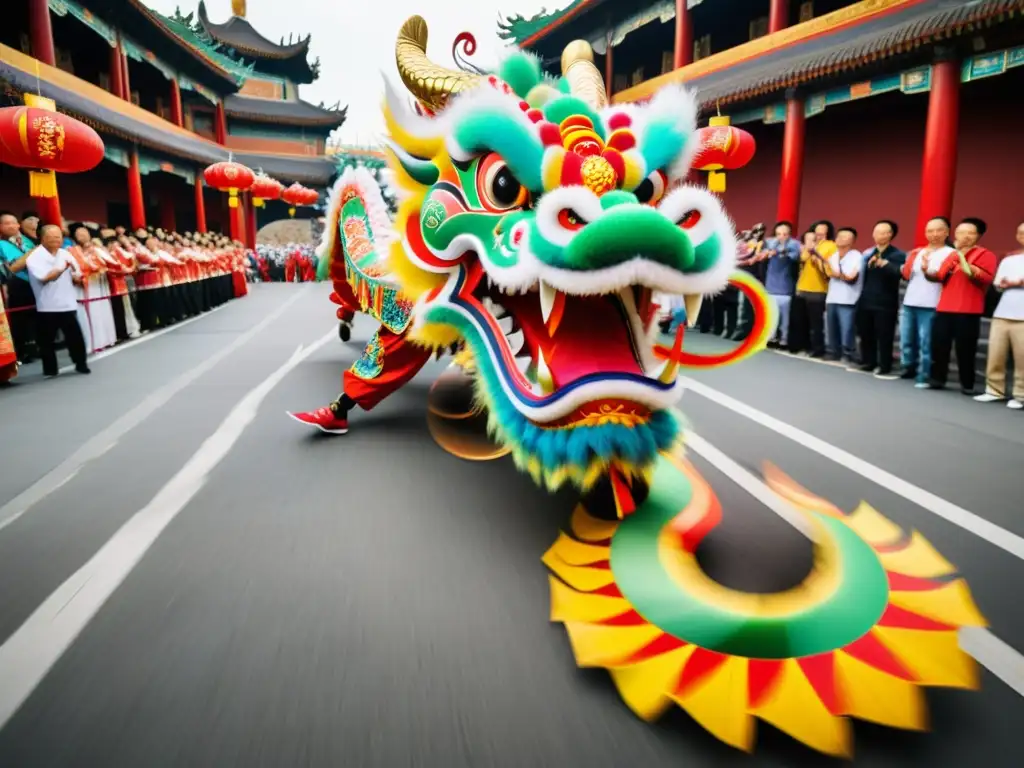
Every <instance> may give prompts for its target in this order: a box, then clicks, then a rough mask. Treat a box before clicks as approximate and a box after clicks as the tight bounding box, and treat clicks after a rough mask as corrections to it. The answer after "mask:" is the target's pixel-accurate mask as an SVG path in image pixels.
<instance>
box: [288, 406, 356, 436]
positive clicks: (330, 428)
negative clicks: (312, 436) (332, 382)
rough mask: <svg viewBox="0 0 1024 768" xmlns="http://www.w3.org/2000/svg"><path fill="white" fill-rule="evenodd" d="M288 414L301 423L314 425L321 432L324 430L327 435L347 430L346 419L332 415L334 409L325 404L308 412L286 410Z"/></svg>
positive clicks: (338, 433) (342, 432) (339, 433)
mask: <svg viewBox="0 0 1024 768" xmlns="http://www.w3.org/2000/svg"><path fill="white" fill-rule="evenodd" d="M288 415H289V416H291V417H292V418H293V419H295V420H296V421H298V422H301V423H302V424H308V425H309V426H311V427H316V428H317V429H319V430H320V431H321V432H326V433H327V434H329V435H344V434H345V433H346V432H348V419H345V418H342V419H339V418H338V417H337V416H335V415H334V411H332V410H331V409H330V408H328V407H326V406H325V407H323V408H317V409H316V410H315V411H309V412H308V413H292V412H291V411H288Z"/></svg>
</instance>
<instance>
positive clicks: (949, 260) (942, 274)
mask: <svg viewBox="0 0 1024 768" xmlns="http://www.w3.org/2000/svg"><path fill="white" fill-rule="evenodd" d="M958 266H960V257H959V256H958V255H957V254H956V253H955V252H954V253H951V254H949V256H947V257H946V260H945V261H944V262H942V266H941V267H939V271H938V272H936V273H935V276H936V277H938V278H939V280H945V279H946V278H947V277H949V275H950V273H952V271H953V270H954V269H956V268H957V267H958Z"/></svg>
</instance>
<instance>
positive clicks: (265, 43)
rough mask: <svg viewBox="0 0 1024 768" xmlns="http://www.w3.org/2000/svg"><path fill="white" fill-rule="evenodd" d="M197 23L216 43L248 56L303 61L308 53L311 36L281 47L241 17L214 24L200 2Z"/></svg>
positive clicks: (203, 3) (203, 4)
mask: <svg viewBox="0 0 1024 768" xmlns="http://www.w3.org/2000/svg"><path fill="white" fill-rule="evenodd" d="M199 23H200V24H202V25H203V29H205V30H206V32H207V33H208V34H209V35H210V37H212V38H213V39H214V40H216V41H217V42H218V43H222V44H223V45H226V46H229V47H231V48H234V49H235V50H236V51H238V52H239V53H242V54H247V55H249V56H257V57H259V58H265V59H294V58H296V57H299V56H301V57H302V58H303V59H305V58H306V55H307V54H308V53H309V41H310V39H311V37H312V36H311V35H310V36H307V37H305V38H303V39H302V40H300V41H299V42H297V43H291V44H289V45H283V44H280V43H275V42H274V41H273V40H268V39H267V38H265V37H264V36H263V35H261V34H260V33H259V32H257V31H256V29H255V28H254V27H253V26H252V24H250V23H249V22H248V21H246V20H245V19H243V18H242V17H241V16H232V17H231V18H230V19H228V20H227V21H226V22H224V23H223V24H214V23H213V22H212V21H210V17H209V16H208V15H207V14H206V3H205V2H202V0H200V2H199Z"/></svg>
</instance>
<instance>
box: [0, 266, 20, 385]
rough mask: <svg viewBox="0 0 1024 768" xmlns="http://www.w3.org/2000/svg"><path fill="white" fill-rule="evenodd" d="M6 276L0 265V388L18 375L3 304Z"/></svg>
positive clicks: (5, 292)
mask: <svg viewBox="0 0 1024 768" xmlns="http://www.w3.org/2000/svg"><path fill="white" fill-rule="evenodd" d="M8 274H9V273H7V272H6V271H5V270H4V267H3V266H2V265H0V386H6V385H7V384H9V383H10V382H11V379H13V378H14V377H15V376H17V375H18V355H17V353H16V352H15V351H14V339H13V337H12V336H11V326H10V324H9V323H8V322H7V311H6V309H5V304H4V298H5V297H6V295H7V279H8V278H7V275H8Z"/></svg>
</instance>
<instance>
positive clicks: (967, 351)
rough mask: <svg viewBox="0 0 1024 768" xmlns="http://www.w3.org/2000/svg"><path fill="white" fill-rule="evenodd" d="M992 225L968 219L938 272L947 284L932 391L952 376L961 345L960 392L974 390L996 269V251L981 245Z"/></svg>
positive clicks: (939, 312)
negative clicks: (951, 362)
mask: <svg viewBox="0 0 1024 768" xmlns="http://www.w3.org/2000/svg"><path fill="white" fill-rule="evenodd" d="M986 229H987V227H986V225H985V222H984V221H982V220H981V219H973V218H969V219H964V220H963V221H961V222H960V224H958V225H957V228H956V232H955V233H954V236H953V240H954V246H955V248H956V250H955V251H953V253H951V254H950V255H949V256H947V257H946V259H945V261H943V262H942V266H941V267H939V269H938V272H937V273H936V275H935V278H934V279H935V280H937V281H938V282H941V283H942V293H941V294H940V295H939V305H938V306H937V307H936V308H935V309H936V312H935V321H934V324H933V325H932V372H931V381H930V382H929V385H928V386H929V388H930V389H942V388H944V387H945V386H946V379H947V377H948V375H949V358H950V352H951V351H952V349H953V347H954V346H955V347H956V367H957V371H958V372H959V374H960V391H961V392H963V393H964V394H965V395H973V394H974V379H975V373H974V363H975V357H976V356H977V354H978V333H979V331H980V330H981V316H982V315H983V314H984V312H985V293H986V292H987V291H988V287H989V286H990V285H991V284H992V279H993V278H994V276H995V273H996V266H997V259H996V255H995V254H994V253H992V251H990V250H988V248H983V247H982V246H980V245H978V240H980V239H981V237H982V236H983V235H984V234H985V230H986Z"/></svg>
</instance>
